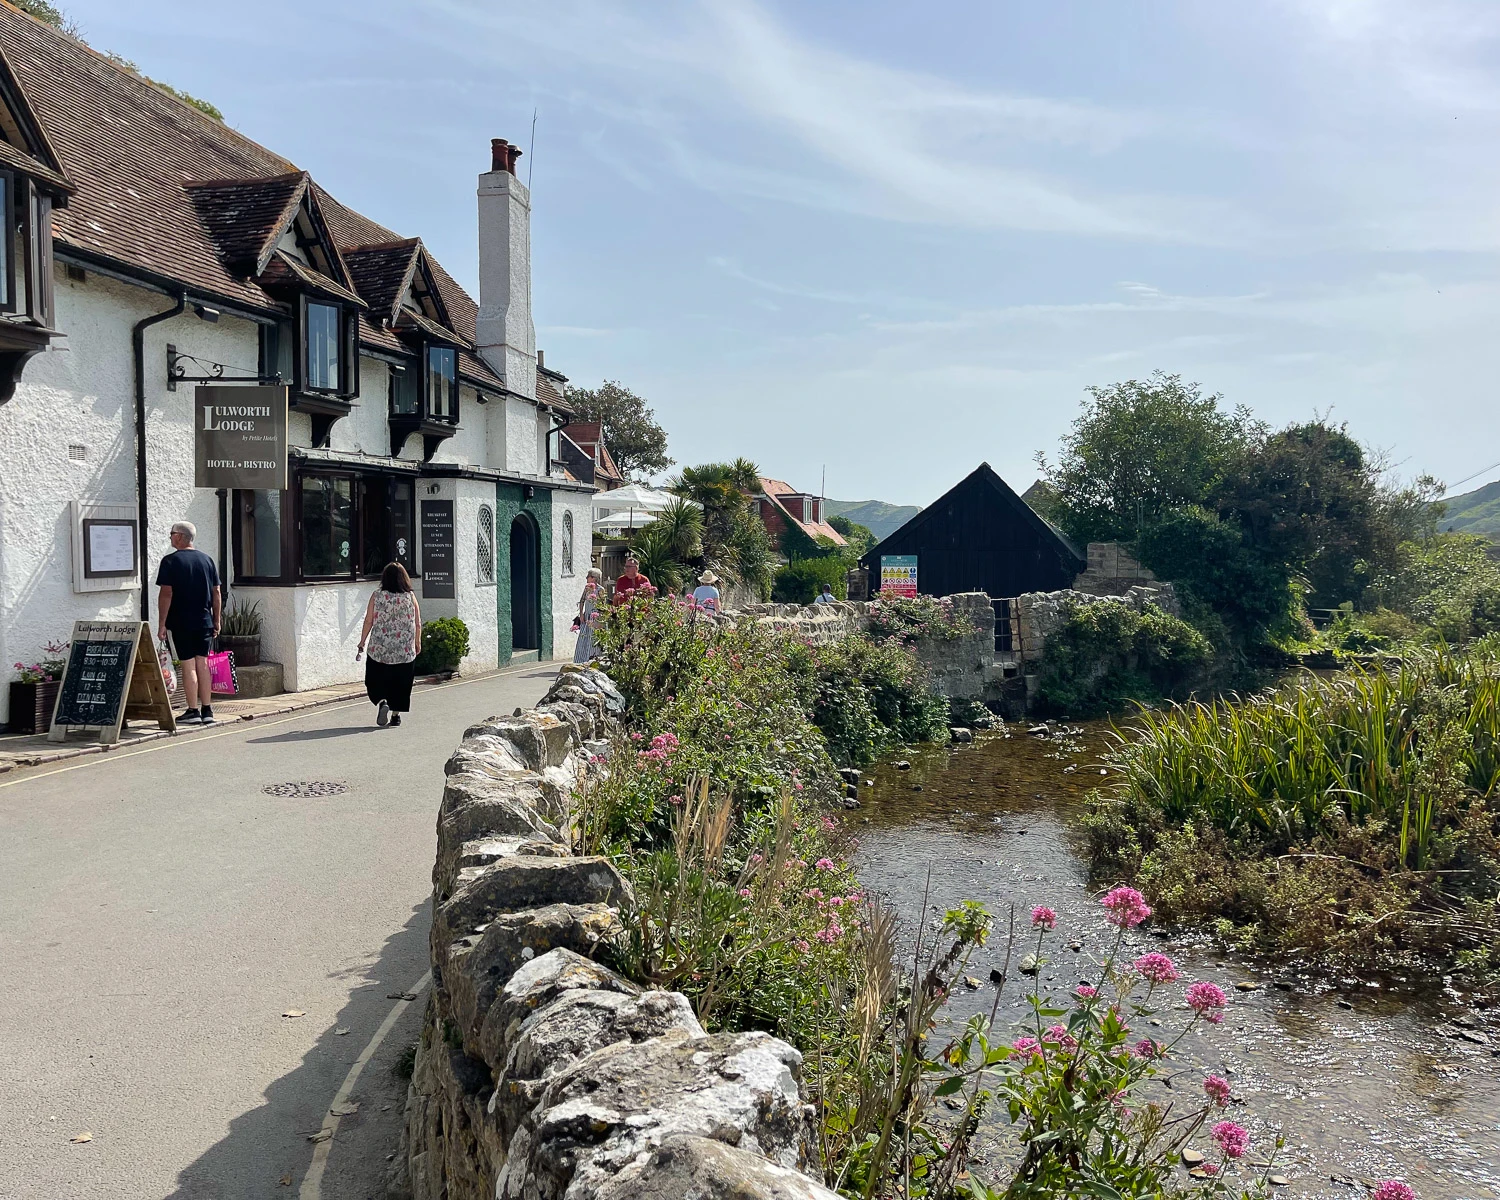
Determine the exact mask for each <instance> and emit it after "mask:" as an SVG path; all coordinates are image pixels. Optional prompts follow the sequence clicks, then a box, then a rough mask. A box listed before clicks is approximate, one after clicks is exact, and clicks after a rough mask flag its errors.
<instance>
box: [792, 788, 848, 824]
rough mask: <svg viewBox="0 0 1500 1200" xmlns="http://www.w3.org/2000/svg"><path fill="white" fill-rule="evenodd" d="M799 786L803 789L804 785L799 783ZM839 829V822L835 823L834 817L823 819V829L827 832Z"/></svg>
mask: <svg viewBox="0 0 1500 1200" xmlns="http://www.w3.org/2000/svg"><path fill="white" fill-rule="evenodd" d="M797 786H798V787H801V786H802V785H801V784H800V783H799V784H798V785H797ZM838 827H839V823H838V822H837V821H835V820H834V819H833V818H832V817H829V816H825V817H824V818H823V828H824V829H825V830H827V831H828V832H830V833H832V832H833V831H834V830H835V829H837V828H838Z"/></svg>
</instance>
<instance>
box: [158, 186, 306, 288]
mask: <svg viewBox="0 0 1500 1200" xmlns="http://www.w3.org/2000/svg"><path fill="white" fill-rule="evenodd" d="M308 182H309V180H308V174H307V172H306V171H293V172H291V173H290V174H287V175H272V176H268V177H266V178H263V179H213V180H205V181H203V182H201V183H188V184H186V185H184V186H185V187H186V189H187V195H188V200H189V201H190V202H191V203H192V204H193V206H194V207H195V208H197V210H198V217H199V219H200V220H201V221H202V222H203V224H204V225H205V226H207V227H208V231H209V232H210V233H211V234H213V236H214V241H216V242H217V243H218V246H219V250H220V253H221V254H222V256H223V258H224V262H225V264H226V265H228V266H229V267H231V268H234V269H236V270H237V271H238V272H239V273H241V274H247V275H258V274H259V273H260V272H261V271H263V270H264V269H265V265H266V263H267V262H269V261H270V256H271V249H272V247H274V246H275V245H276V241H277V239H278V238H280V237H281V235H282V234H283V233H285V232H286V230H287V227H288V226H289V225H291V223H292V220H293V219H294V218H295V217H296V215H297V206H298V205H299V204H300V203H301V202H302V197H303V196H305V195H306V194H307V185H308Z"/></svg>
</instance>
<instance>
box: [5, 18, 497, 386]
mask: <svg viewBox="0 0 1500 1200" xmlns="http://www.w3.org/2000/svg"><path fill="white" fill-rule="evenodd" d="M0 55H3V59H4V62H5V63H7V64H8V65H9V67H10V69H11V71H12V73H13V74H14V76H15V78H16V81H17V82H18V83H19V85H20V87H21V88H22V90H23V91H24V93H25V95H26V97H27V98H28V99H29V101H30V105H31V109H32V110H33V112H34V113H35V117H36V123H37V124H38V126H39V127H40V128H41V129H42V130H43V131H45V134H46V136H47V138H49V139H50V142H51V148H52V149H53V150H54V151H55V153H56V157H57V161H58V165H59V167H60V168H61V175H60V180H61V182H64V183H66V182H71V184H72V186H73V187H74V188H76V191H75V192H74V193H73V194H72V195H71V196H70V197H69V200H68V205H67V207H66V208H60V209H56V210H55V211H54V213H53V235H54V237H55V239H56V241H57V242H58V243H59V244H60V245H62V246H71V247H73V248H75V249H76V250H78V251H79V252H80V253H81V254H83V255H91V256H97V257H101V258H104V259H107V260H110V261H112V262H114V263H117V264H120V265H121V266H123V267H125V268H127V269H129V268H134V269H137V270H140V271H142V272H144V273H148V274H150V275H155V276H158V277H163V278H166V279H170V280H172V281H174V282H176V283H178V284H181V285H182V286H184V287H185V288H188V289H190V290H191V291H193V292H195V293H197V294H199V295H202V296H204V297H205V298H211V297H217V298H219V299H222V300H226V301H229V302H231V303H240V304H244V305H246V306H248V307H251V308H254V309H258V310H261V311H274V312H284V311H285V305H284V303H282V301H281V300H280V299H278V298H277V297H276V296H274V295H272V294H271V293H269V292H268V291H267V290H266V289H265V288H264V287H263V286H262V285H261V281H260V280H258V279H256V278H255V277H254V276H253V275H252V274H250V273H249V272H248V271H247V270H246V267H247V266H250V265H252V264H253V263H254V262H255V261H256V260H257V259H260V260H263V261H265V262H266V263H268V264H269V263H270V261H271V258H272V255H271V248H272V247H274V244H275V240H274V237H275V236H279V235H280V232H282V231H284V230H285V228H286V225H287V222H288V221H289V220H290V219H291V218H292V217H294V216H295V206H296V200H298V199H300V198H301V196H302V193H304V192H305V194H306V196H307V197H308V199H309V203H310V204H311V205H312V206H313V207H314V209H315V211H316V212H317V213H318V215H319V216H320V218H321V220H322V222H323V223H324V224H325V225H326V226H327V228H328V231H329V234H330V237H331V240H332V242H333V244H334V255H335V257H338V256H339V255H340V254H342V253H345V252H349V251H354V250H357V249H358V248H361V247H370V246H377V245H381V244H388V243H395V242H400V241H402V240H403V239H402V238H401V236H400V235H399V234H397V233H395V232H393V231H392V230H390V229H387V228H385V227H384V226H383V225H380V224H379V223H378V222H375V221H372V220H370V219H369V218H368V217H366V216H364V215H362V214H360V213H357V212H355V211H354V210H353V209H350V208H348V207H346V206H344V205H342V204H340V203H339V202H338V201H337V200H335V199H334V198H333V197H332V196H330V195H329V194H328V193H327V192H325V191H324V190H323V189H322V188H321V187H319V186H318V185H317V183H316V182H313V181H311V180H309V179H308V177H307V175H306V173H305V172H303V171H301V170H300V169H299V168H298V167H297V165H296V164H295V163H293V162H290V161H289V160H287V159H285V158H282V157H281V156H280V155H278V154H274V153H272V152H271V151H270V150H267V149H266V148H265V147H264V146H261V145H258V144H257V143H255V142H253V141H251V140H250V139H249V138H247V137H244V136H243V135H241V134H239V133H236V132H235V131H234V130H233V129H231V128H229V127H228V126H227V125H225V124H223V123H222V122H220V121H216V120H214V119H213V118H211V117H209V116H207V115H205V114H204V113H201V112H199V111H198V110H197V109H196V108H194V107H193V106H192V105H190V104H187V103H185V102H184V101H182V100H179V99H177V98H176V97H174V96H169V95H168V94H166V93H165V92H163V91H161V90H160V89H159V88H157V87H154V86H152V85H151V84H149V83H147V82H146V81H145V80H144V79H142V78H141V77H140V76H138V75H136V74H135V73H134V72H132V71H129V70H127V69H125V68H124V67H121V66H120V65H118V64H116V63H114V62H112V61H111V60H110V59H108V58H106V57H105V56H104V55H102V54H99V53H97V52H96V51H94V50H92V49H90V48H89V47H88V46H85V45H84V44H83V43H82V42H80V41H78V40H77V39H76V38H72V37H69V36H68V35H67V34H64V33H60V32H59V31H57V30H56V29H53V28H52V27H51V26H49V25H45V24H43V23H42V22H40V21H37V20H35V19H33V18H32V17H29V16H27V15H25V14H24V13H21V12H19V11H18V10H16V9H14V8H12V7H10V5H9V4H5V3H0ZM0 145H5V143H0ZM9 150H10V151H14V152H15V153H16V154H19V153H20V152H19V151H15V148H14V147H9ZM6 153H7V151H6V150H0V157H4V156H5V155H6ZM23 157H24V156H23ZM19 165H23V166H24V169H26V170H33V169H34V168H33V167H32V166H31V165H30V164H29V163H26V164H19ZM63 176H65V178H63ZM294 196H295V197H296V199H294ZM273 235H274V236H273ZM427 261H428V263H429V264H430V267H431V270H432V276H433V281H434V286H435V288H436V290H437V291H438V293H439V295H440V297H441V299H442V302H443V304H444V306H445V307H446V309H447V313H448V320H449V323H450V325H451V326H452V328H453V331H454V332H455V333H457V334H459V335H460V337H462V338H463V339H464V340H465V341H467V342H469V343H470V344H472V343H473V341H474V337H475V322H476V318H477V317H478V306H477V305H476V304H475V302H474V300H473V298H472V297H470V296H469V295H468V293H467V292H465V291H464V289H463V288H462V287H460V286H459V284H458V283H457V282H456V281H455V280H454V279H453V277H452V276H451V275H449V274H448V273H447V272H446V271H445V270H443V268H442V266H441V264H439V263H438V262H437V261H436V260H434V259H432V258H431V257H430V256H429V257H428V259H427ZM298 266H299V267H301V264H298ZM301 269H302V270H307V268H305V267H302V268H301ZM276 270H277V271H278V272H279V271H282V270H286V271H288V272H296V268H293V267H289V266H287V265H286V263H285V262H284V261H282V262H280V263H279V264H278V266H277V267H276ZM337 270H338V272H342V271H343V270H344V262H343V261H340V262H339V263H338V264H337ZM296 273H300V272H296ZM314 274H317V273H316V272H314ZM318 278H319V279H320V280H325V281H326V283H329V284H332V285H333V286H334V287H342V286H343V281H340V280H337V279H331V280H329V279H326V277H324V276H322V275H318ZM267 282H271V281H270V280H268V281H267ZM349 282H351V283H353V280H352V277H351V279H350V280H349ZM354 286H355V287H356V288H358V284H357V283H356V284H354ZM381 315H383V314H377V315H375V317H374V319H370V315H369V314H362V316H361V322H360V338H361V341H362V342H365V343H367V344H370V345H373V346H378V347H381V348H383V349H386V350H390V351H393V352H401V353H408V352H409V348H408V347H406V346H405V345H404V344H403V343H402V342H401V340H400V339H399V338H398V337H396V336H395V335H394V334H393V333H391V332H390V331H389V330H386V329H383V328H381V325H380V316H381ZM459 371H460V374H461V375H463V377H464V378H465V379H467V380H469V381H470V382H473V383H477V384H479V385H481V386H484V387H488V388H494V389H496V390H499V389H501V388H503V387H504V386H505V385H504V381H503V380H502V379H501V378H500V377H499V376H498V375H496V374H495V372H493V371H492V370H490V368H489V367H488V366H486V365H485V364H484V363H483V362H481V361H480V360H479V358H478V357H477V356H475V355H474V354H471V353H469V352H467V351H465V352H463V353H461V354H460V356H459Z"/></svg>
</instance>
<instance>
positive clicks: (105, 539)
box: [83, 517, 138, 579]
mask: <svg viewBox="0 0 1500 1200" xmlns="http://www.w3.org/2000/svg"><path fill="white" fill-rule="evenodd" d="M136 529H137V525H136V523H135V521H133V520H129V519H121V518H118V517H84V519H83V577H84V578H85V579H117V578H119V577H120V576H122V575H134V574H135V566H136V554H137V550H138V547H137V543H136Z"/></svg>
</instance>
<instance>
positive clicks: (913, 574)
mask: <svg viewBox="0 0 1500 1200" xmlns="http://www.w3.org/2000/svg"><path fill="white" fill-rule="evenodd" d="M880 590H881V591H882V592H884V593H885V594H886V595H888V596H891V595H893V596H905V597H906V598H907V599H913V598H915V596H916V594H917V556H916V555H915V554H882V555H881V556H880Z"/></svg>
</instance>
